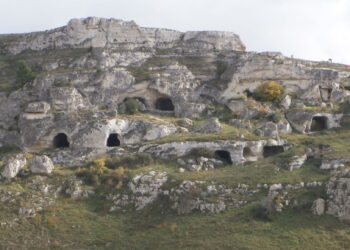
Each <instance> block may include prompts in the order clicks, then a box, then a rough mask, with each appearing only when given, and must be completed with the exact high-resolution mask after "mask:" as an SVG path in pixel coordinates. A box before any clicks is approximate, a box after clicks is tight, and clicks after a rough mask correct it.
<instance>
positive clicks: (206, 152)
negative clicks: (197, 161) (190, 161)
mask: <svg viewBox="0 0 350 250" xmlns="http://www.w3.org/2000/svg"><path fill="white" fill-rule="evenodd" d="M186 156H187V157H194V158H199V157H201V156H203V157H207V158H214V157H215V153H214V151H213V150H211V149H208V148H194V149H192V150H191V151H190V152H188V153H187V155H186Z"/></svg>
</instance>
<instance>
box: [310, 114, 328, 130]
mask: <svg viewBox="0 0 350 250" xmlns="http://www.w3.org/2000/svg"><path fill="white" fill-rule="evenodd" d="M327 121H328V119H327V117H325V116H315V117H313V118H312V121H311V127H310V131H311V132H317V131H321V130H324V129H327Z"/></svg>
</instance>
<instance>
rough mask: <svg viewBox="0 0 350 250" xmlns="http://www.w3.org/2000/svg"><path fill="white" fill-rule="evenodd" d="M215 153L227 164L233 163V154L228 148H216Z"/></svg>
mask: <svg viewBox="0 0 350 250" xmlns="http://www.w3.org/2000/svg"><path fill="white" fill-rule="evenodd" d="M215 155H216V156H217V157H218V158H219V159H220V160H222V161H223V162H224V163H226V164H232V159H231V154H230V152H228V151H226V150H216V151H215Z"/></svg>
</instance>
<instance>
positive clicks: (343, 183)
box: [0, 17, 350, 249]
mask: <svg viewBox="0 0 350 250" xmlns="http://www.w3.org/2000/svg"><path fill="white" fill-rule="evenodd" d="M349 101H350V68H349V66H347V65H342V64H337V63H331V62H313V61H306V60H301V59H295V58H289V57H285V56H283V55H282V54H281V53H278V52H260V53H257V52H249V51H246V48H245V45H244V44H243V42H242V41H241V40H240V38H239V36H238V35H236V34H235V33H232V32H222V31H189V32H184V33H183V32H179V31H174V30H167V29H156V28H143V27H139V26H138V25H137V24H135V23H134V22H132V21H131V22H125V21H122V20H116V19H103V18H95V17H89V18H85V19H73V20H71V21H69V23H68V24H67V26H64V27H60V28H56V29H53V30H49V31H44V32H36V33H29V34H9V35H0V168H1V169H0V172H1V178H0V206H1V212H0V225H1V232H0V246H1V248H2V249H22V248H23V249H48V248H49V249H346V248H348V245H349V244H350V237H349V232H350V228H349V224H348V221H349V219H350V212H349V211H350V209H349V207H350V200H349V194H350V176H349V162H350V156H349V153H348V152H349V150H348V148H349V146H350V132H349V118H348V117H349V112H350V109H349V107H350V106H349V105H350V102H349ZM348 140H349V141H348Z"/></svg>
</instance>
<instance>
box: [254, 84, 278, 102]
mask: <svg viewBox="0 0 350 250" xmlns="http://www.w3.org/2000/svg"><path fill="white" fill-rule="evenodd" d="M283 92H284V89H283V87H282V86H281V85H280V84H278V83H277V82H275V81H268V82H264V83H263V84H261V85H260V86H259V87H257V88H256V89H255V91H254V97H255V99H257V100H259V101H276V100H280V99H281V98H282V96H283Z"/></svg>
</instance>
